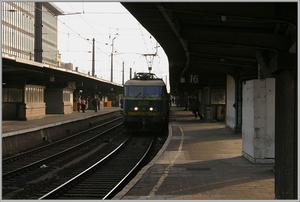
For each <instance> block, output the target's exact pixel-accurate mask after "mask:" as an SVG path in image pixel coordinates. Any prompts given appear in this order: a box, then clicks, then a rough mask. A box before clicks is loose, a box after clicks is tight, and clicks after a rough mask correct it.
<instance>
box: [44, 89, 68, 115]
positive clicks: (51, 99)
mask: <svg viewBox="0 0 300 202" xmlns="http://www.w3.org/2000/svg"><path fill="white" fill-rule="evenodd" d="M44 92H45V103H46V114H63V113H64V105H63V89H56V88H46V89H45V91H44Z"/></svg>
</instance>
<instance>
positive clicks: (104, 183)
mask: <svg viewBox="0 0 300 202" xmlns="http://www.w3.org/2000/svg"><path fill="white" fill-rule="evenodd" d="M153 140H154V137H153V136H131V137H129V138H128V139H126V140H125V141H124V142H123V143H122V144H120V145H119V146H118V147H117V148H116V149H114V150H113V151H112V152H111V153H109V154H108V155H107V156H105V157H104V158H102V159H101V160H99V161H98V162H96V163H95V164H93V165H91V166H90V167H88V168H87V169H85V170H84V171H82V172H81V173H80V174H78V175H76V176H75V177H73V178H72V179H70V180H68V181H67V182H64V183H63V184H61V185H59V186H58V187H56V188H54V189H53V190H51V191H49V192H48V193H46V194H45V195H43V196H41V197H40V198H39V199H65V200H66V199H110V198H112V197H113V196H114V195H115V194H116V193H117V192H118V191H119V189H120V187H122V186H124V185H125V184H126V182H127V180H128V179H129V178H130V177H131V175H132V174H134V172H135V171H136V170H137V169H138V168H139V166H142V165H143V164H142V163H143V160H145V158H146V156H147V154H149V151H150V148H151V147H152V145H153Z"/></svg>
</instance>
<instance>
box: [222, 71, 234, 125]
mask: <svg viewBox="0 0 300 202" xmlns="http://www.w3.org/2000/svg"><path fill="white" fill-rule="evenodd" d="M234 103H235V81H234V79H233V77H232V76H230V75H227V86H226V118H225V120H226V125H227V126H228V127H229V128H231V129H234V127H235V118H236V117H235V108H234V107H233V104H234Z"/></svg>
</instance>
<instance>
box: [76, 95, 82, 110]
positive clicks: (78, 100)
mask: <svg viewBox="0 0 300 202" xmlns="http://www.w3.org/2000/svg"><path fill="white" fill-rule="evenodd" d="M80 110H81V96H79V97H78V99H77V111H78V112H80Z"/></svg>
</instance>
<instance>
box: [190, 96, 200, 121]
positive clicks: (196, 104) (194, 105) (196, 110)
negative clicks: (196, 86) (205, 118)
mask: <svg viewBox="0 0 300 202" xmlns="http://www.w3.org/2000/svg"><path fill="white" fill-rule="evenodd" d="M199 107H200V102H199V100H198V98H193V100H192V111H193V114H194V115H195V119H196V118H197V117H198V116H199V118H201V116H200V111H199ZM197 115H198V116H197Z"/></svg>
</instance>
